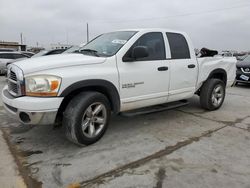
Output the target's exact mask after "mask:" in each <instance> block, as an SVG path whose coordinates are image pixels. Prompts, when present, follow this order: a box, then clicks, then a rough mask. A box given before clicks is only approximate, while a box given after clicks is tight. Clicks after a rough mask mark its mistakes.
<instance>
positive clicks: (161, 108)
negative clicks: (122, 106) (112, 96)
mask: <svg viewBox="0 0 250 188" xmlns="http://www.w3.org/2000/svg"><path fill="white" fill-rule="evenodd" d="M188 104H189V102H188V101H187V100H181V101H177V102H171V103H166V104H160V105H155V106H150V107H145V108H140V109H136V110H131V111H127V112H121V113H120V115H121V116H125V117H133V116H138V115H143V114H151V113H155V112H161V111H165V110H170V109H174V108H179V107H182V106H186V105H188Z"/></svg>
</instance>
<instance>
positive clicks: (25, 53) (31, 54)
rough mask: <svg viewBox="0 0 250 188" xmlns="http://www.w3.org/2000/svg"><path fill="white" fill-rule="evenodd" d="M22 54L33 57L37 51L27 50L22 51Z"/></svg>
mask: <svg viewBox="0 0 250 188" xmlns="http://www.w3.org/2000/svg"><path fill="white" fill-rule="evenodd" d="M21 53H22V54H24V55H26V56H28V57H32V56H33V55H35V53H33V52H27V51H21Z"/></svg>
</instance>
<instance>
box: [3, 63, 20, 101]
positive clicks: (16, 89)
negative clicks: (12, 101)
mask: <svg viewBox="0 0 250 188" xmlns="http://www.w3.org/2000/svg"><path fill="white" fill-rule="evenodd" d="M22 83H23V76H22V71H21V70H20V69H19V68H18V67H15V66H10V67H8V72H7V84H8V91H9V93H10V94H11V95H12V96H14V97H18V96H21V95H22V89H21V88H22V87H21V84H22Z"/></svg>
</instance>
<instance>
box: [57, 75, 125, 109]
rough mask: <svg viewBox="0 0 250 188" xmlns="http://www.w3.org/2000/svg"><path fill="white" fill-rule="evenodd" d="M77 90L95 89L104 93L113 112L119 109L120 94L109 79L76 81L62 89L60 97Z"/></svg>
mask: <svg viewBox="0 0 250 188" xmlns="http://www.w3.org/2000/svg"><path fill="white" fill-rule="evenodd" d="M77 91H97V92H100V93H103V94H104V95H106V96H107V97H108V99H109V101H110V102H111V108H112V109H113V111H114V112H115V113H118V112H119V111H120V96H119V93H118V91H117V88H116V87H115V85H114V84H112V83H111V82H109V81H106V80H101V79H91V80H82V81H78V82H76V83H74V84H72V85H70V86H68V87H67V88H66V89H64V90H63V91H62V93H61V94H60V97H66V96H68V95H69V94H72V93H74V92H77Z"/></svg>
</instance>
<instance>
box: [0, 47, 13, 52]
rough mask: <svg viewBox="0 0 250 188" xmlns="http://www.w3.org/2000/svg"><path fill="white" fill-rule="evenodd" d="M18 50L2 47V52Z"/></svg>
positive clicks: (0, 50)
mask: <svg viewBox="0 0 250 188" xmlns="http://www.w3.org/2000/svg"><path fill="white" fill-rule="evenodd" d="M15 51H16V50H14V49H12V48H0V52H15Z"/></svg>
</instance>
